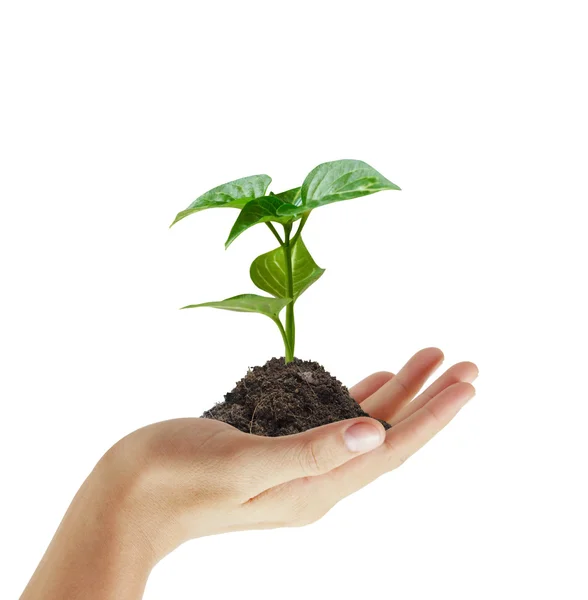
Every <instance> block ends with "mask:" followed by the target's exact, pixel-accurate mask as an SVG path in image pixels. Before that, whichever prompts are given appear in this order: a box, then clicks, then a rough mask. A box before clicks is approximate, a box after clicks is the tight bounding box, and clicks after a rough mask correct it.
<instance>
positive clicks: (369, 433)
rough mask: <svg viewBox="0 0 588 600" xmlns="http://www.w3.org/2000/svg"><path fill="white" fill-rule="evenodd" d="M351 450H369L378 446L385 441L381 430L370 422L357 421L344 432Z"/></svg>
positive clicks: (348, 447)
mask: <svg viewBox="0 0 588 600" xmlns="http://www.w3.org/2000/svg"><path fill="white" fill-rule="evenodd" d="M343 437H344V438H345V445H346V446H347V449H348V450H349V451H350V452H367V451H368V450H373V449H374V448H377V447H378V446H379V445H380V444H381V443H382V441H383V436H382V433H381V431H379V430H378V429H376V428H375V427H374V426H373V425H370V424H369V423H356V424H355V425H352V426H351V427H349V429H347V430H346V431H345V433H344V434H343Z"/></svg>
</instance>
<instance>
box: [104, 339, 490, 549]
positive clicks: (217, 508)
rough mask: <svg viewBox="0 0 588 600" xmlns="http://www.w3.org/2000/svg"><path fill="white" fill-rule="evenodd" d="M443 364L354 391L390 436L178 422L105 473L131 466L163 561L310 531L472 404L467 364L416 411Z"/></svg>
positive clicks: (139, 505)
mask: <svg viewBox="0 0 588 600" xmlns="http://www.w3.org/2000/svg"><path fill="white" fill-rule="evenodd" d="M442 360H443V354H442V352H441V351H440V350H438V349H436V348H428V349H425V350H421V351H420V352H418V353H417V354H415V355H414V356H413V357H412V358H411V359H410V360H409V361H408V363H407V364H406V365H405V366H404V368H403V369H402V370H401V371H400V372H399V373H398V374H397V375H396V376H394V375H393V374H392V373H375V374H374V375H371V376H370V377H368V378H367V379H365V380H363V381H362V382H360V383H358V384H357V385H356V386H355V387H353V388H352V389H351V390H350V391H351V394H352V396H353V397H354V398H355V399H356V400H357V401H358V402H360V403H361V404H362V407H363V408H364V410H365V411H366V412H368V413H369V414H370V415H372V416H374V417H377V418H380V419H383V420H386V421H388V422H390V423H391V424H392V428H391V429H390V430H388V431H387V432H386V431H385V430H384V428H383V427H382V426H381V425H380V424H379V423H378V422H377V421H375V420H374V419H369V418H358V419H349V420H346V421H340V422H337V423H332V424H329V425H324V426H322V427H318V428H315V429H312V430H309V431H306V432H304V433H300V434H297V435H291V436H285V437H277V438H268V437H262V436H255V435H250V434H247V433H243V432H241V431H239V430H237V429H235V428H234V427H231V426H230V425H227V424H225V423H221V422H219V421H214V420H209V419H178V420H173V421H167V422H163V423H157V424H155V425H150V426H148V427H145V428H143V429H140V430H138V431H136V432H134V433H132V434H131V435H130V436H128V437H127V438H125V439H123V440H122V441H121V442H119V443H118V444H117V445H116V446H115V447H114V448H113V450H112V451H111V453H110V456H109V457H108V456H107V457H106V464H110V465H111V467H107V468H110V469H112V470H113V471H120V470H121V464H122V465H124V466H123V467H122V470H123V471H124V473H125V474H126V475H125V477H126V478H127V479H126V485H127V491H126V494H125V497H126V499H127V505H128V507H129V510H131V511H132V512H133V514H135V515H137V516H136V519H137V522H138V523H142V528H143V533H144V536H145V539H148V540H149V541H150V543H151V544H152V547H153V552H154V556H155V558H156V559H159V558H160V557H161V556H163V555H164V554H166V553H167V552H169V551H171V550H172V549H173V548H175V547H176V546H178V545H179V544H180V543H182V542H184V541H186V540H188V539H192V538H195V537H200V536H204V535H211V534H215V533H224V532H227V531H235V530H242V529H258V528H272V527H282V526H293V525H294V526H296V525H304V524H307V523H311V522H313V521H315V520H317V519H318V518H320V517H321V516H322V515H324V514H325V513H326V512H327V511H328V510H329V509H330V508H332V507H333V506H334V505H335V504H336V503H337V502H338V501H339V500H341V499H342V498H343V497H345V496H347V495H349V494H350V493H352V492H354V491H356V490H358V489H359V488H361V487H363V486H364V485H366V484H367V483H369V482H370V481H373V480H374V479H376V478H377V477H379V476H380V475H382V474H383V473H385V472H387V471H390V470H392V469H394V468H396V467H398V466H399V465H401V464H402V463H403V462H404V461H405V460H406V459H407V458H408V457H409V456H410V455H412V454H413V453H414V452H416V451H417V450H418V449H419V448H420V447H421V446H423V444H425V443H426V442H427V441H428V440H429V439H431V438H432V437H433V436H434V435H435V434H436V433H437V432H438V431H439V430H440V429H441V428H442V427H443V426H444V425H446V424H447V423H448V422H449V421H450V420H451V419H452V418H453V417H454V416H455V414H456V413H457V412H458V411H459V409H460V408H461V407H462V406H463V405H464V404H465V403H466V402H467V401H468V400H469V399H470V398H471V397H472V396H473V395H474V388H473V386H472V385H471V382H472V381H473V380H474V379H475V377H476V376H477V372H478V370H477V368H476V366H475V365H473V364H472V363H460V364H457V365H454V366H453V367H452V368H451V369H449V370H448V371H447V372H446V373H445V374H444V375H443V376H441V377H440V378H439V379H437V381H435V383H433V384H432V385H431V386H430V387H429V388H427V390H425V391H424V392H423V393H422V394H420V396H418V398H416V399H414V400H413V401H412V402H410V401H411V400H412V399H413V398H414V396H415V395H416V393H417V392H418V391H419V389H420V388H421V386H422V385H423V384H424V382H425V381H426V380H427V379H428V377H429V376H430V375H431V373H432V372H433V371H434V370H435V369H436V368H437V367H438V366H439V365H440V364H441V362H442ZM376 448H377V449H376ZM129 475H130V477H129ZM123 486H124V484H123Z"/></svg>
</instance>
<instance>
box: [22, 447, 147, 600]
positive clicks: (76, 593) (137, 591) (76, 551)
mask: <svg viewBox="0 0 588 600" xmlns="http://www.w3.org/2000/svg"><path fill="white" fill-rule="evenodd" d="M113 458H114V457H113V456H111V455H108V456H105V457H104V458H103V459H102V460H101V461H100V462H99V463H98V465H96V467H95V469H94V470H93V471H92V473H91V474H90V475H89V476H88V478H87V479H86V481H85V482H84V483H83V484H82V486H81V488H80V489H79V491H78V493H77V494H76V496H75V498H74V500H73V502H72V503H71V505H70V507H69V508H68V510H67V512H66V514H65V516H64V517H63V520H62V522H61V524H60V525H59V528H58V530H57V532H56V533H55V536H54V538H53V540H52V541H51V543H50V545H49V547H48V548H47V551H46V553H45V555H44V557H43V559H42V561H41V563H40V564H39V567H38V568H37V570H36V572H35V573H34V575H33V577H32V579H31V581H30V582H29V585H28V586H27V588H26V590H25V592H24V593H23V595H22V600H36V599H37V598H39V599H40V598H43V600H54V599H57V598H59V599H62V598H68V599H72V600H74V599H76V600H77V599H78V598H80V599H81V598H84V600H94V598H96V599H100V600H105V599H110V598H113V599H114V598H117V599H118V600H121V599H124V600H126V599H127V598H128V599H131V598H132V599H134V598H141V596H142V594H143V590H144V587H145V583H146V581H147V577H148V576H149V573H150V572H151V569H152V568H153V566H154V565H155V563H156V562H157V557H156V556H155V554H154V550H153V548H152V546H151V541H150V539H149V538H148V537H147V536H146V534H145V531H144V528H143V525H142V520H141V515H140V513H139V512H137V511H136V507H135V503H134V497H133V494H132V490H133V485H128V482H127V483H124V481H125V478H124V477H121V473H118V472H117V471H116V470H112V467H113V466H114V464H113V463H112V460H113Z"/></svg>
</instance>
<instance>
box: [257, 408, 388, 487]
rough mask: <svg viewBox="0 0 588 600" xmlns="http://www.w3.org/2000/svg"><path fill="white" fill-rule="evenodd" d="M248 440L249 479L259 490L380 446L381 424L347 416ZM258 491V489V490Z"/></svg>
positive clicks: (319, 471)
mask: <svg viewBox="0 0 588 600" xmlns="http://www.w3.org/2000/svg"><path fill="white" fill-rule="evenodd" d="M255 437H257V438H259V439H257V440H250V446H249V448H250V451H252V452H250V454H249V455H250V456H252V457H253V456H255V458H252V461H251V462H252V463H253V464H250V466H249V468H250V469H255V467H256V466H257V468H258V469H259V471H258V473H257V474H252V478H253V479H255V480H257V481H259V482H260V484H261V487H262V489H263V490H265V489H268V488H270V487H273V486H276V485H280V484H282V483H286V482H288V481H292V480H293V479H299V478H301V477H313V476H319V475H323V474H325V473H328V472H329V471H331V470H332V469H334V468H336V467H339V466H341V465H342V464H344V463H346V462H347V461H349V460H351V459H353V458H356V457H357V456H360V455H361V454H364V453H366V452H369V451H371V450H373V449H374V448H377V447H378V446H380V445H381V444H382V443H383V442H384V439H385V430H384V427H383V426H382V424H381V423H379V422H378V421H376V420H374V419H370V418H369V417H360V418H357V419H347V420H345V421H338V422H337V423H329V424H328V425H322V426H321V427H315V428H314V429H310V430H308V431H304V432H302V433H297V434H294V435H287V436H282V437H272V438H270V437H261V436H255ZM260 491H262V490H260Z"/></svg>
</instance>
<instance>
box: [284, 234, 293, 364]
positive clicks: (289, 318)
mask: <svg viewBox="0 0 588 600" xmlns="http://www.w3.org/2000/svg"><path fill="white" fill-rule="evenodd" d="M291 232H292V223H287V224H286V225H284V234H285V235H284V244H283V246H282V248H284V258H285V262H286V284H287V292H288V298H292V302H290V304H288V306H286V337H287V338H288V342H289V344H288V345H289V348H286V363H289V362H292V360H294V344H295V342H296V326H295V324H294V276H293V272H292V245H291V240H290V233H291ZM288 350H289V352H288Z"/></svg>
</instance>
